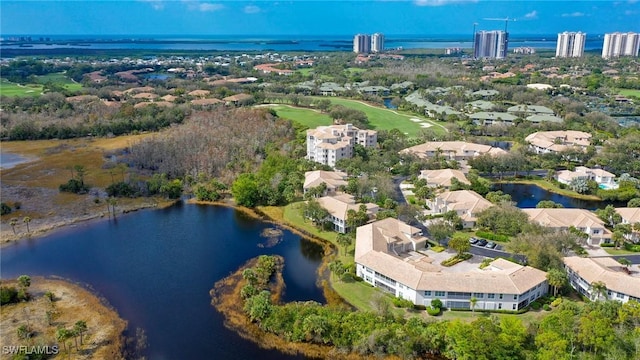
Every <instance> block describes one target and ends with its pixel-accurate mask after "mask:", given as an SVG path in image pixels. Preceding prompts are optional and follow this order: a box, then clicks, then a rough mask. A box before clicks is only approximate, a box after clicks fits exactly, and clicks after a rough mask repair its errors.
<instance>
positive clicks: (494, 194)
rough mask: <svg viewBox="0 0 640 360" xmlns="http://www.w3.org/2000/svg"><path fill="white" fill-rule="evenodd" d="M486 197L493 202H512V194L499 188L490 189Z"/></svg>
mask: <svg viewBox="0 0 640 360" xmlns="http://www.w3.org/2000/svg"><path fill="white" fill-rule="evenodd" d="M485 198H487V200H489V201H490V202H492V203H493V204H500V203H503V202H510V201H511V195H509V194H505V193H503V192H502V191H500V190H498V191H490V192H489V193H487V195H486V196H485Z"/></svg>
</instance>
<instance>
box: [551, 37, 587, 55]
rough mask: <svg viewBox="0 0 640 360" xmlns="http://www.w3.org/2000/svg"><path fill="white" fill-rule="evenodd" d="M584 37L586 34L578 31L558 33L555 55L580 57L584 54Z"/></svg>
mask: <svg viewBox="0 0 640 360" xmlns="http://www.w3.org/2000/svg"><path fill="white" fill-rule="evenodd" d="M586 38H587V34H585V33H583V32H580V31H578V32H568V31H565V32H563V33H559V34H558V43H557V45H556V57H581V56H582V55H583V54H584V42H585V40H586Z"/></svg>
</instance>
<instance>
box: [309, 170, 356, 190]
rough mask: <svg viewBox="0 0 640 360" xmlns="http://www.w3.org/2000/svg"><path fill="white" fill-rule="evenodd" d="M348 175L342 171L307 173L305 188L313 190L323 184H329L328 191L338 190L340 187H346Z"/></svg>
mask: <svg viewBox="0 0 640 360" xmlns="http://www.w3.org/2000/svg"><path fill="white" fill-rule="evenodd" d="M346 178H347V174H345V173H343V172H340V171H322V170H316V171H307V172H305V173H304V185H303V188H305V189H308V188H313V187H316V186H318V185H320V184H322V183H325V184H327V189H336V188H338V187H340V186H346V185H347V181H346V180H345V179H346Z"/></svg>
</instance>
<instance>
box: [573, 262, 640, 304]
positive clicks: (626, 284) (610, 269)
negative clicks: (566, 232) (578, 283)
mask: <svg viewBox="0 0 640 360" xmlns="http://www.w3.org/2000/svg"><path fill="white" fill-rule="evenodd" d="M563 261H564V264H565V265H566V266H567V267H569V268H570V269H571V270H573V271H574V272H575V273H577V274H578V275H580V277H582V278H583V279H585V280H586V281H587V282H588V283H589V284H593V283H594V282H597V281H600V282H603V283H604V284H606V286H607V289H609V290H613V291H615V292H618V293H623V294H627V295H630V296H633V297H635V298H640V277H634V276H631V275H629V274H628V273H626V272H625V271H624V269H623V268H624V266H623V265H621V264H620V263H618V262H617V261H615V260H613V259H612V258H582V257H578V256H570V257H566V258H564V259H563Z"/></svg>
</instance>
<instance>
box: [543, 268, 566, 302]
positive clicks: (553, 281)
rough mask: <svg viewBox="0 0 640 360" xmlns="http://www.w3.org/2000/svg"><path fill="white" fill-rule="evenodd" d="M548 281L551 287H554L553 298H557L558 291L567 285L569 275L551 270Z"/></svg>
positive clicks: (548, 273)
mask: <svg viewBox="0 0 640 360" xmlns="http://www.w3.org/2000/svg"><path fill="white" fill-rule="evenodd" d="M547 281H548V282H549V285H551V286H553V296H556V295H558V289H560V288H562V287H564V286H565V284H566V283H567V274H566V273H565V272H564V271H561V270H558V269H550V270H549V271H548V272H547Z"/></svg>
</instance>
